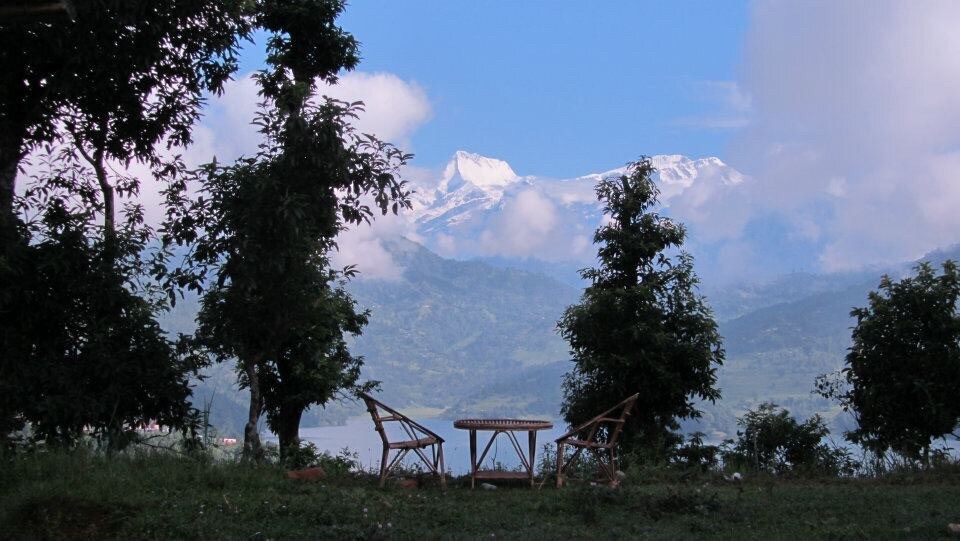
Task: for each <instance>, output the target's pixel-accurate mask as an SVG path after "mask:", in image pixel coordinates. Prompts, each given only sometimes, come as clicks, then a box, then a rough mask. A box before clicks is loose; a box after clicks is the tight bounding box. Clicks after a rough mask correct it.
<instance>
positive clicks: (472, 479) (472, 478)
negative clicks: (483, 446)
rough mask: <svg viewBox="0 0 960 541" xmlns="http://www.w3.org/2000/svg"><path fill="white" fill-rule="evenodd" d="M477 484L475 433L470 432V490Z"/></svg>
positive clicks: (473, 431) (474, 431)
mask: <svg viewBox="0 0 960 541" xmlns="http://www.w3.org/2000/svg"><path fill="white" fill-rule="evenodd" d="M476 482H477V431H476V430H471V431H470V488H474V485H476Z"/></svg>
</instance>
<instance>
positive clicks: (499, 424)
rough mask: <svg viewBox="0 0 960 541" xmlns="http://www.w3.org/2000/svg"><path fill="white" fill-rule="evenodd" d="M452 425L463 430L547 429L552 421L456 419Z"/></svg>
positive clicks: (550, 426) (551, 424) (551, 425)
mask: <svg viewBox="0 0 960 541" xmlns="http://www.w3.org/2000/svg"><path fill="white" fill-rule="evenodd" d="M453 427H454V428H462V429H464V430H549V429H551V428H553V423H551V422H550V421H539V420H534V419H457V420H456V421H454V422H453Z"/></svg>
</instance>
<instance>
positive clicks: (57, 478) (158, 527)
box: [0, 452, 960, 540]
mask: <svg viewBox="0 0 960 541" xmlns="http://www.w3.org/2000/svg"><path fill="white" fill-rule="evenodd" d="M468 486H469V485H468V483H467V482H465V480H463V479H459V480H454V481H453V482H452V483H451V487H450V488H449V489H448V490H447V491H446V492H441V491H440V490H439V489H438V488H436V487H432V486H427V487H426V488H423V489H420V490H412V489H403V488H399V487H396V486H394V487H390V486H388V487H387V488H386V489H380V488H379V487H377V486H376V483H375V481H374V480H372V479H370V478H369V477H365V476H363V477H354V476H351V477H344V478H338V479H330V480H328V481H325V482H321V483H304V482H295V481H289V480H287V479H286V478H285V477H284V475H283V472H282V470H280V469H279V468H277V467H273V466H261V467H249V466H244V465H241V464H236V463H219V464H213V463H204V462H198V461H195V460H192V459H182V458H173V457H169V456H157V455H154V456H140V457H121V458H115V459H112V460H107V459H105V458H103V457H97V456H91V455H89V454H87V453H81V452H75V453H69V454H39V455H32V456H25V457H17V458H16V459H9V458H8V459H6V460H5V464H3V467H2V469H0V487H2V488H0V532H2V534H0V537H3V538H5V539H68V540H69V539H197V538H202V539H210V538H213V539H313V538H318V539H378V538H396V539H413V538H417V539H424V538H426V539H438V538H449V539H478V538H485V539H489V538H491V537H493V538H512V539H516V538H524V539H541V538H545V539H551V538H553V539H556V538H564V539H570V538H573V539H594V538H637V537H643V538H650V539H678V538H701V537H708V538H716V539H813V538H816V539H864V538H867V539H883V538H903V539H917V538H947V537H948V536H949V534H948V532H947V529H946V527H947V523H949V522H960V507H958V506H957V502H960V472H957V471H954V470H950V471H948V472H947V473H945V474H940V475H931V474H912V475H900V476H891V477H887V478H884V479H857V480H821V481H814V480H793V481H790V480H778V479H773V478H769V477H752V476H747V478H746V479H745V481H744V482H743V483H742V484H739V485H734V484H732V483H729V482H725V481H723V480H722V478H720V477H718V476H717V477H713V476H707V477H703V476H699V477H692V478H687V479H686V480H684V479H683V478H682V477H681V476H661V478H660V479H654V478H647V479H641V478H634V477H631V478H628V479H627V480H626V481H625V483H624V486H623V487H622V488H620V489H619V490H610V489H608V488H606V487H593V486H589V485H581V486H571V487H568V488H565V489H563V490H556V489H554V488H552V487H550V486H544V488H542V489H540V490H536V489H530V488H528V487H522V486H515V487H501V488H500V489H499V490H496V491H483V490H477V491H471V490H470V489H469V488H467V487H468Z"/></svg>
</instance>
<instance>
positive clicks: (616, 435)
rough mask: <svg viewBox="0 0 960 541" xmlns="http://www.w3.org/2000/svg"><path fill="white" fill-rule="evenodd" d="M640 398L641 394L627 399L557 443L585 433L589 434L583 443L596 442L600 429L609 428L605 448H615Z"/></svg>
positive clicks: (570, 432)
mask: <svg viewBox="0 0 960 541" xmlns="http://www.w3.org/2000/svg"><path fill="white" fill-rule="evenodd" d="M638 398H640V393H637V394H635V395H633V396H629V397H627V398H626V399H625V400H623V401H622V402H620V403H619V404H617V405H616V406H613V407H612V408H610V409H608V410H607V411H605V412H603V413H601V414H600V415H597V416H596V417H594V418H592V419H590V420H589V421H587V422H585V423H582V424H580V425H578V426H577V427H576V428H573V429H571V430H570V431H569V432H567V433H566V434H564V435H563V436H560V437H559V438H557V440H556V441H557V442H560V441H561V440H565V439H567V438H570V437H571V436H576V435H578V434H581V433H583V432H587V435H586V436H585V437H583V438H582V440H583V441H595V438H596V437H597V435H598V433H599V431H600V429H601V428H604V427H607V428H608V429H609V435H608V436H607V441H606V442H604V447H607V448H613V447H615V446H616V445H617V442H618V441H619V440H620V434H622V433H623V426H624V425H625V424H627V417H629V416H630V413H631V412H632V411H633V406H634V404H635V403H636V401H637V399H638ZM618 412H619V415H618Z"/></svg>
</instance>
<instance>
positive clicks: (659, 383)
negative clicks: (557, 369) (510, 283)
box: [558, 158, 723, 449]
mask: <svg viewBox="0 0 960 541" xmlns="http://www.w3.org/2000/svg"><path fill="white" fill-rule="evenodd" d="M654 172H655V169H654V167H653V165H652V163H651V162H650V160H649V159H647V158H643V159H641V160H640V161H637V162H634V163H631V164H630V165H629V167H628V169H627V171H626V173H625V174H623V175H621V176H620V177H609V178H606V179H603V180H602V181H600V183H599V184H598V185H597V197H598V198H599V199H600V201H602V202H603V203H604V212H605V213H606V215H607V216H608V217H609V218H610V220H609V223H607V224H606V225H604V226H602V227H600V228H599V229H598V230H597V232H596V234H595V235H594V242H595V243H597V244H599V245H600V247H599V248H598V250H597V255H598V257H599V259H600V266H599V267H597V268H591V269H586V270H583V271H581V274H582V275H583V277H584V278H586V279H588V280H590V281H591V285H590V286H589V287H587V288H586V290H585V291H584V293H583V297H582V299H581V301H580V303H579V304H576V305H573V306H570V307H569V308H567V310H566V312H565V313H564V315H563V318H562V319H561V320H560V321H559V323H558V328H559V330H560V333H561V334H562V336H563V337H564V338H565V339H566V340H567V342H569V344H570V350H571V354H572V356H573V362H574V363H575V366H574V369H573V370H572V371H571V372H569V373H568V374H567V375H566V377H565V380H564V403H563V407H562V411H563V415H564V417H565V418H566V420H567V421H568V422H569V423H571V424H576V423H577V422H580V421H584V420H586V419H589V418H590V417H592V416H594V415H596V414H597V413H598V412H600V411H603V410H605V409H607V408H608V407H610V405H611V404H613V403H615V402H616V401H618V400H620V399H622V398H623V397H626V396H629V395H631V394H633V393H637V392H639V393H640V400H639V401H638V403H637V406H636V409H635V412H634V414H633V415H632V416H631V417H630V421H629V424H628V425H627V426H626V427H625V433H624V445H625V446H628V447H636V446H643V447H648V448H653V449H663V448H664V447H665V446H670V445H672V444H674V443H676V438H675V436H674V435H673V434H672V431H674V430H676V429H678V428H679V425H678V424H677V421H676V419H677V418H678V417H679V418H692V417H697V416H698V415H699V412H698V411H697V409H696V408H695V407H694V403H693V398H694V397H697V398H699V399H702V400H711V401H713V400H716V399H717V398H719V397H720V392H719V390H717V389H716V388H715V387H714V384H715V383H716V367H717V366H718V365H720V364H721V363H722V361H723V349H722V346H721V338H720V335H719V333H718V332H717V325H716V323H715V322H714V320H713V316H712V315H711V312H710V309H709V308H708V307H707V305H706V303H705V302H704V300H703V298H702V297H701V296H700V295H699V294H698V293H697V291H696V286H697V283H698V280H697V277H696V275H695V274H694V271H693V259H692V257H691V256H690V255H689V254H686V253H684V252H682V251H681V252H678V253H677V252H676V251H677V250H678V249H679V248H680V246H681V245H682V243H683V240H684V236H685V231H684V228H683V226H682V225H680V224H677V223H674V222H673V221H671V220H670V219H668V218H666V217H663V216H660V215H659V214H657V213H656V212H655V210H654V209H655V208H656V207H657V205H658V200H657V197H658V195H659V190H658V189H657V187H656V185H655V184H654V182H653V180H652V178H651V176H652V174H653V173H654ZM670 252H675V253H676V255H675V256H674V257H671V256H670Z"/></svg>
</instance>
